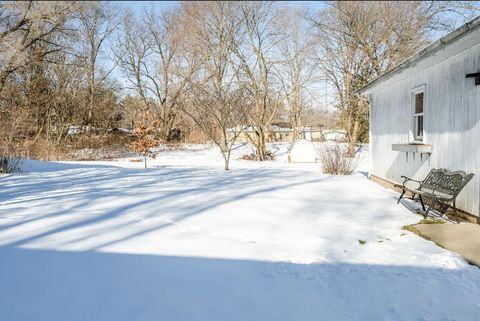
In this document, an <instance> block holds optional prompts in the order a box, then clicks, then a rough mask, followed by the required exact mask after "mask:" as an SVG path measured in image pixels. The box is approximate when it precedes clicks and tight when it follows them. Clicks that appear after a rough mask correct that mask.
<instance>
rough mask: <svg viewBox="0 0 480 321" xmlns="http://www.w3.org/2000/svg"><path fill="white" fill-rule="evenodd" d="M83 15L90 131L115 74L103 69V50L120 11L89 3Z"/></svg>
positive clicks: (82, 57)
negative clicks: (109, 79)
mask: <svg viewBox="0 0 480 321" xmlns="http://www.w3.org/2000/svg"><path fill="white" fill-rule="evenodd" d="M82 9H83V10H80V12H79V20H80V26H81V28H80V31H79V40H80V42H81V44H82V45H81V48H80V50H81V53H80V57H81V63H82V65H83V66H84V68H85V74H86V87H87V102H86V105H87V106H86V115H85V120H84V121H85V125H86V130H87V132H90V131H91V129H92V128H91V127H92V120H93V116H94V111H95V108H96V107H97V108H98V105H99V104H98V103H97V97H98V96H99V94H100V93H99V91H101V89H100V88H102V87H103V86H105V84H106V81H107V77H108V76H109V74H110V72H111V71H112V69H113V67H111V68H110V69H109V70H108V71H105V70H101V62H100V60H101V58H102V57H101V55H102V51H103V49H104V47H105V45H106V42H107V41H108V38H110V37H111V36H112V34H113V32H114V31H115V30H116V28H117V22H116V20H115V18H116V16H117V15H118V10H116V9H115V7H113V6H112V5H111V4H110V3H108V2H88V3H86V4H85V6H84V7H83V8H82Z"/></svg>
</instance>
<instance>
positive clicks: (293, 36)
mask: <svg viewBox="0 0 480 321" xmlns="http://www.w3.org/2000/svg"><path fill="white" fill-rule="evenodd" d="M303 23H305V21H304V19H302V17H301V16H300V11H299V10H293V9H291V8H290V7H286V8H283V9H282V11H281V14H279V19H278V20H277V25H278V30H280V32H281V34H282V37H281V40H280V41H279V43H278V47H279V51H280V52H279V53H280V57H279V58H280V63H279V64H277V65H276V66H275V75H276V77H277V78H278V80H279V83H280V85H281V90H282V99H283V100H284V101H285V104H286V106H287V109H288V117H289V120H290V124H291V126H292V129H293V135H292V140H296V139H298V138H300V133H301V130H302V124H303V122H302V113H303V110H304V109H305V108H306V107H307V104H308V103H309V102H311V101H312V100H314V94H313V90H312V87H313V85H314V84H315V82H318V81H319V79H318V71H319V70H318V69H319V68H318V65H317V63H316V61H315V55H314V46H313V41H312V39H311V37H310V35H309V34H308V33H307V30H306V28H305V25H302V24H303Z"/></svg>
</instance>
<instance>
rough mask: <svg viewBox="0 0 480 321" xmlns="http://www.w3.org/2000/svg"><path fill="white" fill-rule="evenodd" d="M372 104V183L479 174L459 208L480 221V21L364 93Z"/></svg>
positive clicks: (409, 61) (462, 195)
mask: <svg viewBox="0 0 480 321" xmlns="http://www.w3.org/2000/svg"><path fill="white" fill-rule="evenodd" d="M358 93H360V94H361V95H365V96H367V97H368V98H369V100H370V159H371V168H370V175H371V177H372V178H373V179H375V180H377V181H382V182H383V183H392V182H396V183H401V182H402V181H403V180H402V179H401V177H400V176H401V175H406V176H409V177H412V178H416V179H423V178H424V177H425V176H426V174H427V173H428V171H429V170H430V169H431V168H446V169H448V170H463V171H465V172H467V173H474V174H475V176H474V178H473V180H472V181H470V182H469V183H468V185H467V186H466V187H465V189H464V190H463V191H462V192H461V193H460V195H459V198H458V202H457V207H458V208H459V209H461V210H463V211H465V212H467V213H469V214H472V215H473V217H472V218H474V219H475V220H476V221H477V222H480V219H479V218H478V217H479V216H480V17H477V18H475V19H474V20H472V21H470V22H469V23H467V24H465V25H463V26H462V27H460V28H459V29H457V30H455V31H453V32H452V33H450V34H448V35H446V36H444V37H443V38H441V39H440V40H438V41H436V42H434V43H432V44H431V45H429V46H428V47H426V48H425V49H423V50H421V51H420V52H418V53H417V54H416V55H414V56H412V57H410V58H409V59H407V60H406V61H404V62H403V63H401V64H400V65H398V66H397V67H396V68H394V69H392V70H390V71H389V72H387V73H386V74H385V75H383V76H382V77H379V78H377V79H375V80H374V81H372V82H370V83H369V84H367V85H366V86H365V87H364V88H362V89H360V90H359V91H358Z"/></svg>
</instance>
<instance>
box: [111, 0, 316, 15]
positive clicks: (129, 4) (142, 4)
mask: <svg viewBox="0 0 480 321" xmlns="http://www.w3.org/2000/svg"><path fill="white" fill-rule="evenodd" d="M112 2H114V3H116V4H117V5H118V6H120V7H122V8H130V9H132V10H133V11H134V12H136V13H141V12H142V10H143V9H144V8H148V7H149V6H153V7H154V8H156V9H162V8H166V7H169V6H171V5H174V4H175V3H176V2H177V1H112ZM283 2H285V3H289V4H290V5H291V6H297V7H303V6H307V7H310V8H317V9H320V8H322V7H324V6H325V3H324V2H323V1H283ZM279 3H282V1H279Z"/></svg>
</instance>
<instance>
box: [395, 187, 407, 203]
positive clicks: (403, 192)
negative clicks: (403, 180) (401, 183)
mask: <svg viewBox="0 0 480 321" xmlns="http://www.w3.org/2000/svg"><path fill="white" fill-rule="evenodd" d="M404 194H405V190H403V191H402V195H400V197H399V198H398V201H397V204H400V200H401V199H402V197H403V195H404Z"/></svg>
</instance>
